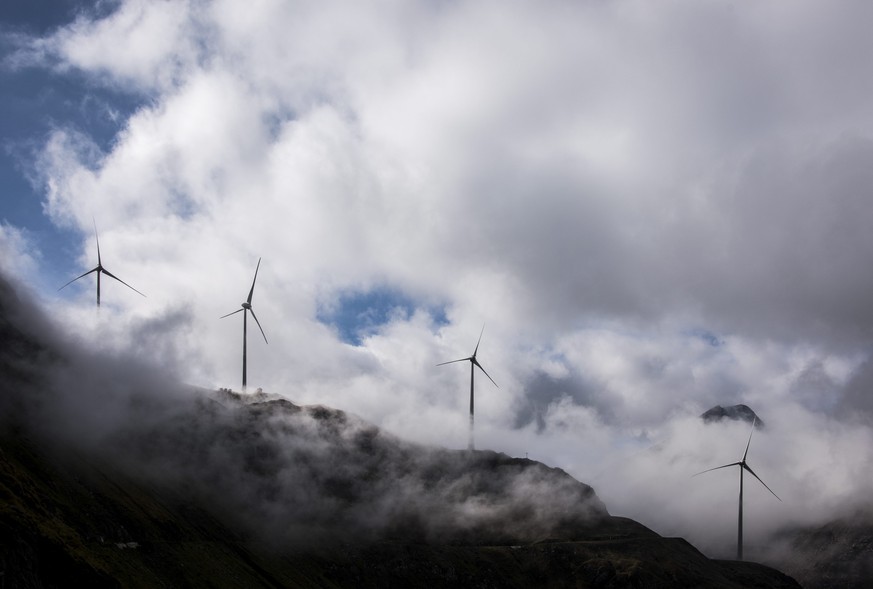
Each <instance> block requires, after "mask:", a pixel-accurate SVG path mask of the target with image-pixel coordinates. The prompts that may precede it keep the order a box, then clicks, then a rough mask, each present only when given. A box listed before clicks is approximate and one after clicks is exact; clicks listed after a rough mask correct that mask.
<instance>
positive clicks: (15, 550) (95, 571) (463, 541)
mask: <svg viewBox="0 0 873 589" xmlns="http://www.w3.org/2000/svg"><path fill="white" fill-rule="evenodd" d="M0 338H2V341H4V343H5V345H4V346H3V347H2V348H0V497H2V501H0V567H2V568H0V579H2V583H3V584H5V586H7V587H21V588H25V589H28V588H37V587H60V586H69V585H71V584H75V585H81V586H89V587H160V586H168V587H459V586H463V587H531V586H551V587H577V586H582V587H624V586H638V587H702V586H705V587H726V588H727V587H737V588H739V587H798V585H797V584H796V583H795V582H794V581H793V580H792V579H791V578H789V577H787V576H785V575H783V574H782V573H779V572H778V571H776V570H774V569H770V568H767V567H765V566H763V565H759V564H755V563H739V562H732V561H714V560H710V559H708V558H706V557H705V556H704V555H703V554H701V553H700V552H699V551H697V550H696V549H695V548H694V547H693V546H691V545H690V544H689V543H688V542H686V541H685V540H683V539H681V538H662V537H661V536H659V535H657V534H656V533H654V532H653V531H651V530H649V529H648V528H646V527H645V526H643V525H641V524H639V523H637V522H634V521H633V520H629V519H626V518H621V517H615V516H612V515H610V513H609V512H608V510H607V509H606V507H605V505H604V503H603V502H602V501H601V500H600V498H598V497H597V495H596V494H595V492H594V490H593V489H592V488H591V487H589V486H588V485H585V484H584V483H581V482H579V481H577V480H575V479H573V478H572V477H571V476H569V475H568V474H567V473H565V472H564V471H562V470H560V469H557V468H551V467H548V466H546V465H544V464H542V463H539V462H536V461H532V460H527V459H521V458H512V457H510V456H507V455H505V454H501V453H497V452H492V451H475V452H470V451H466V450H464V451H461V450H447V449H442V448H434V447H428V446H423V445H419V444H414V443H410V442H406V441H404V440H401V439H399V438H397V437H396V436H393V435H391V434H389V433H387V432H385V431H383V430H381V429H379V428H377V427H375V426H373V425H372V424H369V423H367V422H366V421H364V420H362V419H360V418H358V417H356V416H354V415H351V414H348V413H345V412H343V411H340V410H337V409H333V408H329V407H323V406H300V405H297V404H295V403H292V402H291V401H289V400H287V399H283V398H281V397H278V396H272V395H267V394H263V393H259V394H256V395H239V394H236V393H233V392H232V391H228V390H218V391H212V390H205V389H198V388H195V387H191V386H183V385H179V384H178V383H177V382H175V379H174V378H173V377H172V376H170V375H164V374H162V373H161V371H160V370H156V368H155V367H154V365H150V364H148V363H147V362H145V361H143V360H142V359H141V358H140V357H139V356H140V354H132V355H130V356H124V355H120V354H115V355H107V354H100V353H97V352H90V351H88V350H86V349H83V347H82V346H81V345H79V344H77V343H76V342H75V341H72V340H71V339H69V338H68V337H67V336H65V335H64V334H63V333H61V332H60V331H59V330H58V329H56V328H55V327H53V326H52V325H51V323H50V322H49V321H48V320H46V319H45V317H43V316H42V314H41V313H40V312H39V311H38V310H37V309H36V308H35V307H33V306H32V305H30V304H29V303H28V302H27V300H26V299H25V298H24V297H21V296H20V295H18V294H17V293H16V291H15V290H14V288H13V287H12V286H11V285H9V284H8V283H7V282H6V281H4V280H0Z"/></svg>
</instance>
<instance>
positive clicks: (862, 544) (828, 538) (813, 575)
mask: <svg viewBox="0 0 873 589" xmlns="http://www.w3.org/2000/svg"><path fill="white" fill-rule="evenodd" d="M767 560H768V562H771V563H776V564H778V565H779V566H780V567H783V568H784V570H785V571H787V572H789V573H790V574H792V575H793V576H794V577H795V578H796V579H797V580H798V581H800V582H801V583H802V584H803V586H804V587H806V588H807V589H831V588H834V589H835V588H838V587H839V588H841V589H862V588H866V587H869V586H870V579H871V578H873V514H871V513H870V512H869V511H859V512H855V513H853V514H852V515H851V516H847V517H844V518H840V519H836V520H834V521H831V522H828V523H826V524H824V525H821V526H817V527H805V528H798V529H792V530H787V531H784V532H782V533H781V534H779V535H778V536H777V537H776V538H774V540H773V542H772V556H771V557H770V558H768V559H767Z"/></svg>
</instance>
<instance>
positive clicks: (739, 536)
mask: <svg viewBox="0 0 873 589" xmlns="http://www.w3.org/2000/svg"><path fill="white" fill-rule="evenodd" d="M757 423H758V418H757V417H755V419H754V420H752V432H751V433H750V434H749V441H748V442H746V451H745V452H743V459H742V460H740V461H739V462H731V463H730V464H725V465H723V466H716V467H715V468H708V469H706V470H704V471H702V472H698V473H697V474H695V475H693V476H695V477H696V476H697V475H700V474H703V473H704V472H709V471H711V470H718V469H720V468H728V467H730V466H739V467H740V509H739V515H738V516H737V560H743V471H746V470H748V471H749V472H750V473H752V476H753V477H755V478H756V479H758V482H760V483H761V484H762V485H764V487H765V488H766V489H767V490H768V491H770V493H771V494H772V495H773V496H774V497H776V498H777V499H779V496H778V495H777V494H776V493H773V489H771V488H770V487H768V486H767V483H765V482H764V481H762V480H761V477H759V476H758V475H756V474H755V471H754V470H752V467H751V466H749V465H748V464H746V456H748V454H749V446H750V445H751V443H752V434H753V433H755V425H756V424H757ZM779 501H782V499H779Z"/></svg>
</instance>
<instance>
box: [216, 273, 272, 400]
mask: <svg viewBox="0 0 873 589" xmlns="http://www.w3.org/2000/svg"><path fill="white" fill-rule="evenodd" d="M260 267H261V258H258V265H257V267H256V268H255V277H254V279H253V280H252V288H251V289H250V290H249V298H247V299H246V300H245V302H244V303H243V304H242V305H241V308H240V309H237V310H236V311H233V312H232V313H228V314H227V315H222V316H221V317H219V319H224V318H225V317H230V316H231V315H235V314H237V313H242V314H243V375H242V390H243V391H245V390H246V326H247V323H248V314H249V312H251V314H252V317H254V318H255V323H257V324H258V329H260V330H261V335H263V336H264V343H266V344H269V342H268V341H267V336H266V334H265V333H264V328H263V327H261V322H260V321H258V316H257V315H255V310H254V309H253V308H252V295H253V294H254V292H255V281H256V280H257V279H258V270H259V269H260Z"/></svg>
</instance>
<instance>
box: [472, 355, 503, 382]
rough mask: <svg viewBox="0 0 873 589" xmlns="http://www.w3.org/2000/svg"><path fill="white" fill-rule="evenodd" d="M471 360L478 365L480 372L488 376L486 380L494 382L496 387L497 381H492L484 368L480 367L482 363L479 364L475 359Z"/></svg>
mask: <svg viewBox="0 0 873 589" xmlns="http://www.w3.org/2000/svg"><path fill="white" fill-rule="evenodd" d="M472 362H473V364H475V365H476V366H478V367H479V370H481V371H482V372H484V373H485V376H487V377H488V380H490V381H491V382H492V383H494V386H496V387H497V383H496V382H494V379H493V378H491V375H490V374H488V373H487V372H485V369H484V368H482V365H481V364H479V362H478V361H477V360H475V359H474V360H473V361H472ZM497 388H498V389H499V388H500V387H497Z"/></svg>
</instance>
